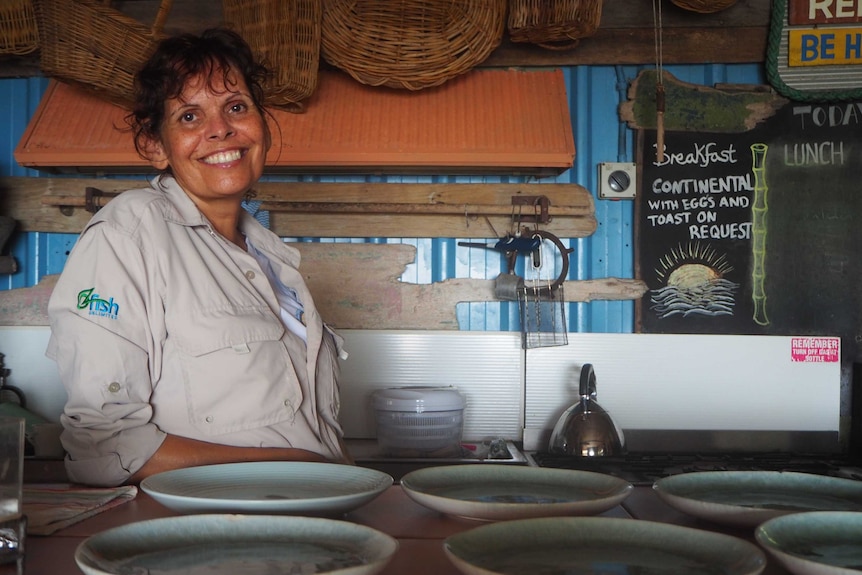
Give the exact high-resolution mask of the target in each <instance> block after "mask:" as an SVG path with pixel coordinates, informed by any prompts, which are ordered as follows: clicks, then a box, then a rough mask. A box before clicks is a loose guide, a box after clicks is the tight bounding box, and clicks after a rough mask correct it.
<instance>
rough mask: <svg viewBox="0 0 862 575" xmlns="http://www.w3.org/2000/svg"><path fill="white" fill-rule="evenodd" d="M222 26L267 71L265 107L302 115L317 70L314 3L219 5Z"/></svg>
mask: <svg viewBox="0 0 862 575" xmlns="http://www.w3.org/2000/svg"><path fill="white" fill-rule="evenodd" d="M222 8H223V10H224V20H225V22H226V23H227V24H228V25H230V26H232V27H233V28H234V29H235V30H236V31H237V32H239V33H240V34H241V35H242V37H243V38H245V40H246V42H248V43H249V45H250V46H251V48H252V50H254V51H255V53H256V54H257V55H258V56H259V57H260V58H261V59H262V60H263V61H264V62H266V63H267V65H268V66H269V67H270V68H271V69H272V71H273V73H274V76H273V77H272V78H271V79H269V80H268V81H267V85H266V94H267V104H269V105H271V106H275V107H279V108H283V109H285V110H287V111H290V112H302V111H304V104H303V101H304V100H305V99H307V98H308V97H309V96H311V95H312V94H313V93H314V90H315V89H316V88H317V72H318V68H319V65H320V21H321V13H322V7H321V3H320V0H291V1H286V0H222Z"/></svg>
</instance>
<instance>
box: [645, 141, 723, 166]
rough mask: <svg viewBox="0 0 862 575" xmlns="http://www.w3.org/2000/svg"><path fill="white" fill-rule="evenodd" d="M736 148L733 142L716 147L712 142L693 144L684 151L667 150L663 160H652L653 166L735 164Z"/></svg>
mask: <svg viewBox="0 0 862 575" xmlns="http://www.w3.org/2000/svg"><path fill="white" fill-rule="evenodd" d="M736 161H737V160H736V148H735V147H734V146H733V144H730V145H728V146H727V147H726V148H724V149H721V148H718V145H717V144H715V143H714V142H710V143H708V144H695V145H694V148H693V149H692V150H689V151H684V152H671V151H668V152H666V153H665V155H664V161H662V162H653V165H655V166H670V165H677V166H691V165H694V166H700V167H701V168H707V167H709V166H710V165H712V164H735V163H736Z"/></svg>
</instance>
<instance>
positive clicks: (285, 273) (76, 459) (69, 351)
mask: <svg viewBox="0 0 862 575" xmlns="http://www.w3.org/2000/svg"><path fill="white" fill-rule="evenodd" d="M240 230H241V231H242V233H244V234H245V235H246V236H247V237H248V238H249V239H250V240H251V242H252V243H253V244H254V246H255V247H256V248H257V249H258V251H260V252H261V253H263V254H264V255H265V256H266V257H267V258H268V259H269V260H270V262H271V264H272V268H273V270H274V272H275V275H276V277H277V278H278V279H279V281H281V282H282V283H283V284H284V285H285V286H288V287H289V288H291V289H293V290H295V292H296V294H297V296H298V298H299V300H300V301H301V302H302V304H303V306H304V310H305V315H304V321H305V323H306V324H307V344H306V343H305V342H303V341H302V339H300V338H299V337H297V336H296V335H294V334H293V333H291V332H290V331H289V330H287V329H285V326H284V324H283V323H282V321H281V319H280V311H281V310H280V307H279V303H278V300H277V297H276V295H275V292H274V290H273V286H272V285H271V283H270V281H269V279H268V278H267V276H266V274H265V273H264V272H263V271H262V270H261V269H260V266H259V264H258V262H257V261H256V260H255V258H254V257H252V256H251V255H249V254H248V253H246V252H245V251H243V250H242V249H240V248H239V247H237V246H235V245H234V244H232V243H230V242H228V241H227V240H225V239H224V238H223V237H221V236H220V235H218V234H217V233H215V232H214V230H213V229H212V227H211V226H210V224H209V222H208V221H207V220H206V218H205V217H204V216H203V215H202V214H201V213H200V211H199V210H198V209H197V207H196V206H195V205H194V203H193V202H192V201H191V199H190V198H189V197H188V196H187V195H186V194H185V193H184V192H183V190H182V189H181V188H180V187H179V185H178V184H177V183H176V181H175V180H174V179H173V178H171V177H169V176H162V177H159V178H156V179H155V180H153V182H152V187H151V188H147V189H140V190H130V191H127V192H124V193H122V194H121V195H120V196H119V197H117V198H115V199H114V200H112V201H111V202H110V203H109V204H108V205H107V206H105V207H104V208H102V209H101V210H100V211H99V212H98V213H97V214H96V215H95V216H94V217H93V218H92V219H91V221H90V222H89V223H88V225H87V226H86V228H85V229H84V231H83V232H82V233H81V236H80V238H79V239H78V242H77V244H76V245H75V247H74V249H73V250H72V252H71V254H70V255H69V259H68V261H67V263H66V266H65V268H64V270H63V273H62V274H61V276H60V279H59V280H58V282H57V285H56V287H55V288H54V291H53V294H52V297H51V299H50V302H49V305H48V315H49V319H50V323H51V329H52V335H51V339H50V341H49V344H48V350H47V355H48V356H49V357H51V358H52V359H54V360H55V361H56V362H57V365H58V367H59V372H60V377H61V380H62V381H63V384H64V386H65V388H66V391H67V394H68V401H67V403H66V406H65V410H64V412H63V414H62V416H61V422H62V423H63V425H64V428H65V429H64V433H63V435H62V441H63V445H64V447H65V448H66V450H67V452H68V457H67V459H66V469H67V472H68V473H69V476H70V478H71V479H72V480H73V481H76V482H81V483H88V484H95V485H115V484H120V483H122V482H123V481H125V480H126V479H128V477H129V476H131V475H132V474H134V473H135V472H136V471H137V470H138V469H140V467H141V466H143V464H144V463H145V462H146V461H147V460H148V459H149V458H150V457H151V456H152V455H153V453H155V451H156V450H157V449H158V448H159V446H160V445H161V443H162V441H163V440H164V437H165V434H175V435H179V436H183V437H189V438H193V439H198V440H203V441H209V442H214V443H221V444H227V445H238V446H249V447H298V448H304V449H309V450H311V451H315V452H317V453H320V454H322V455H324V456H325V457H328V458H330V459H333V460H339V459H342V458H343V456H344V454H342V452H341V447H340V441H339V440H340V437H341V433H342V431H341V427H340V425H339V423H338V420H337V414H338V409H339V401H338V387H337V379H338V375H339V372H338V369H339V365H338V355H339V353H340V351H341V350H340V346H341V338H339V337H338V336H337V335H335V334H334V333H333V332H331V331H330V330H329V329H328V328H327V327H326V326H324V324H323V322H322V320H321V318H320V315H319V314H318V312H317V308H316V307H315V306H314V301H313V299H312V297H311V294H310V293H309V291H308V288H307V286H306V285H305V282H304V281H303V278H302V275H301V274H300V273H299V270H298V266H299V253H298V252H297V251H296V250H295V249H293V248H291V247H289V246H287V245H286V244H285V243H284V242H283V241H282V240H281V239H280V238H278V237H277V236H276V235H275V234H273V233H272V232H270V231H269V230H266V229H265V228H263V227H262V226H261V225H260V224H258V222H257V221H255V219H254V218H253V217H251V216H250V215H249V214H246V213H243V215H242V218H241V221H240Z"/></svg>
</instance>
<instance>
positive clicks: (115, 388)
mask: <svg viewBox="0 0 862 575" xmlns="http://www.w3.org/2000/svg"><path fill="white" fill-rule="evenodd" d="M108 391H110V392H111V393H117V392H118V391H120V384H119V383H117V382H116V381H112V382H111V384H110V385H109V386H108Z"/></svg>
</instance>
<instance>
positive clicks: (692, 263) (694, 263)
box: [650, 242, 739, 318]
mask: <svg viewBox="0 0 862 575" xmlns="http://www.w3.org/2000/svg"><path fill="white" fill-rule="evenodd" d="M731 271H733V266H732V265H731V264H730V263H729V262H728V261H727V257H726V255H725V254H719V253H718V252H717V251H715V249H713V248H712V247H711V246H709V245H706V244H702V243H700V242H691V243H689V244H687V245H683V244H679V245H678V246H677V247H676V248H673V249H672V250H671V251H670V253H668V254H666V255H665V256H663V257H662V258H661V259H660V260H659V263H658V266H657V267H656V270H655V272H656V277H657V278H658V279H659V280H660V281H662V282H664V284H665V285H664V286H662V287H660V288H658V289H654V290H650V303H651V306H650V308H651V309H652V310H653V311H655V313H656V314H657V315H658V316H659V317H660V318H666V317H671V316H675V315H678V316H682V317H688V316H692V315H699V316H720V315H733V308H734V306H735V304H736V291H737V289H738V288H739V284H737V283H734V282H732V281H729V280H727V279H726V278H725V275H727V274H728V273H729V272H731Z"/></svg>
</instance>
